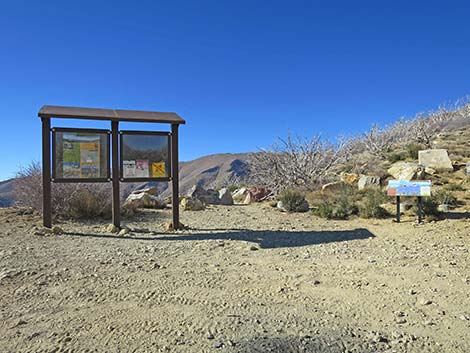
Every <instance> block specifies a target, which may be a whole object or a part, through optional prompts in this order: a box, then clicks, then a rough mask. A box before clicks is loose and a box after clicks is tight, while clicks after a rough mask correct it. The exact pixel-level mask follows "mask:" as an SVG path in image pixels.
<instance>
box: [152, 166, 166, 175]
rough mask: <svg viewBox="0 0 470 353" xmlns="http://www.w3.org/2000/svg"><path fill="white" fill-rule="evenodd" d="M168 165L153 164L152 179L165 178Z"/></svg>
mask: <svg viewBox="0 0 470 353" xmlns="http://www.w3.org/2000/svg"><path fill="white" fill-rule="evenodd" d="M166 176H167V175H166V165H165V162H153V163H152V177H153V178H165V177H166Z"/></svg>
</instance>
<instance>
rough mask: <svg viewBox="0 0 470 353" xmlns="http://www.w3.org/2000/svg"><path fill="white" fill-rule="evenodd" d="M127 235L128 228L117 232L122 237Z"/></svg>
mask: <svg viewBox="0 0 470 353" xmlns="http://www.w3.org/2000/svg"><path fill="white" fill-rule="evenodd" d="M127 234H129V229H128V228H123V229H121V230H120V231H119V233H118V235H119V236H123V235H127Z"/></svg>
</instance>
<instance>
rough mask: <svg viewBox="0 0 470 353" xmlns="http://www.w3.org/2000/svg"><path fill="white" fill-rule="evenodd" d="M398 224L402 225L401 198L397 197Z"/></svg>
mask: <svg viewBox="0 0 470 353" xmlns="http://www.w3.org/2000/svg"><path fill="white" fill-rule="evenodd" d="M397 223H400V196H397Z"/></svg>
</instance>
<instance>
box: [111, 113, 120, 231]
mask: <svg viewBox="0 0 470 353" xmlns="http://www.w3.org/2000/svg"><path fill="white" fill-rule="evenodd" d="M118 140H119V122H118V121H111V156H112V180H113V224H114V226H115V227H117V228H120V227H121V205H120V196H119V145H118Z"/></svg>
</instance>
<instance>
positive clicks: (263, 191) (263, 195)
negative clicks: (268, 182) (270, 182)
mask: <svg viewBox="0 0 470 353" xmlns="http://www.w3.org/2000/svg"><path fill="white" fill-rule="evenodd" d="M271 194H272V193H271V190H269V189H267V188H263V187H253V188H250V189H248V192H247V194H246V197H245V200H244V201H243V204H245V205H249V204H251V203H254V202H261V201H265V200H267V199H268V198H269V197H270V196H271Z"/></svg>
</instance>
